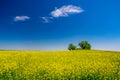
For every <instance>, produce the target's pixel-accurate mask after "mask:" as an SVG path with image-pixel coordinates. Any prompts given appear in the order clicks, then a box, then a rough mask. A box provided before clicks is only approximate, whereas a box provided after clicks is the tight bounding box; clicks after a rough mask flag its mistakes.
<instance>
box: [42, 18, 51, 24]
mask: <svg viewBox="0 0 120 80" xmlns="http://www.w3.org/2000/svg"><path fill="white" fill-rule="evenodd" d="M41 18H42V20H43V21H42V22H43V23H49V22H51V20H52V19H53V17H41Z"/></svg>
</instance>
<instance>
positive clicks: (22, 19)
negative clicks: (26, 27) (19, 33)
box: [14, 16, 30, 22]
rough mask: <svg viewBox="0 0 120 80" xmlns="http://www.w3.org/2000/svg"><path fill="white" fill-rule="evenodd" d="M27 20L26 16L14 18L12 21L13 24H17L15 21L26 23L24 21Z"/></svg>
mask: <svg viewBox="0 0 120 80" xmlns="http://www.w3.org/2000/svg"><path fill="white" fill-rule="evenodd" d="M29 19H30V17H28V16H16V17H15V18H14V21H15V22H17V21H26V20H29Z"/></svg>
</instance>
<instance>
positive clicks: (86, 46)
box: [78, 41, 91, 50]
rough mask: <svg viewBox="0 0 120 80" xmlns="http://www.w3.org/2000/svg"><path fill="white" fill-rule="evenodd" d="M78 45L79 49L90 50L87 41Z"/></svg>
mask: <svg viewBox="0 0 120 80" xmlns="http://www.w3.org/2000/svg"><path fill="white" fill-rule="evenodd" d="M78 45H79V46H80V47H81V49H87V50H90V49H91V44H90V43H89V42H88V41H81V42H80V43H79V44H78Z"/></svg>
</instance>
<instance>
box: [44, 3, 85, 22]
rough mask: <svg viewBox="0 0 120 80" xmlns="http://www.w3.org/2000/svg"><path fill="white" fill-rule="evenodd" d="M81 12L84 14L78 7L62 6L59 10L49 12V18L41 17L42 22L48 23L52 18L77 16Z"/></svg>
mask: <svg viewBox="0 0 120 80" xmlns="http://www.w3.org/2000/svg"><path fill="white" fill-rule="evenodd" d="M82 12H84V10H83V9H82V8H80V7H79V6H74V5H64V6H62V7H60V8H55V10H53V11H51V13H50V17H42V20H43V22H44V23H49V22H50V21H51V20H52V19H54V18H59V17H67V16H69V15H71V14H78V13H82Z"/></svg>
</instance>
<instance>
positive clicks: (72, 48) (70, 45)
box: [68, 43, 76, 50]
mask: <svg viewBox="0 0 120 80" xmlns="http://www.w3.org/2000/svg"><path fill="white" fill-rule="evenodd" d="M68 50H76V46H75V45H73V44H72V43H70V44H69V46H68Z"/></svg>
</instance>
